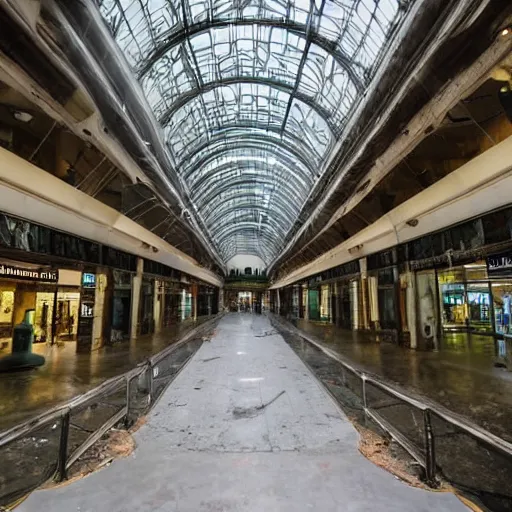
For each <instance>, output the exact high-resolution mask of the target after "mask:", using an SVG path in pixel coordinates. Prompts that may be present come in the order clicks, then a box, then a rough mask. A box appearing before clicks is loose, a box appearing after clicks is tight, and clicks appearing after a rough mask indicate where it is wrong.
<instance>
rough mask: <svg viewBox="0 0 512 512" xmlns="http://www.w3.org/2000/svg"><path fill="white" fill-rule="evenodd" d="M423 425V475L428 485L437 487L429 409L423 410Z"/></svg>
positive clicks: (434, 451)
mask: <svg viewBox="0 0 512 512" xmlns="http://www.w3.org/2000/svg"><path fill="white" fill-rule="evenodd" d="M423 425H424V430H425V476H426V481H427V484H428V485H429V486H430V487H437V482H436V450H435V441H434V432H433V430H432V422H431V417H430V409H424V410H423Z"/></svg>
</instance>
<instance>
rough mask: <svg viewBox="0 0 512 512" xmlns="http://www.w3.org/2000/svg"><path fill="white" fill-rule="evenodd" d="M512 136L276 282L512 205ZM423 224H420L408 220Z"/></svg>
mask: <svg viewBox="0 0 512 512" xmlns="http://www.w3.org/2000/svg"><path fill="white" fill-rule="evenodd" d="M511 191H512V137H508V138H507V139H505V140H504V141H502V142H500V143H499V144H497V145H496V146H494V147H493V148H491V149H488V150H487V151H486V152H485V153H482V154H481V155H479V156H477V157H476V158H474V159H473V160H471V161H470V162H468V163H466V164H465V165H463V166H461V167H459V168H458V169H457V170H456V171H454V172H452V173H450V174H449V175H448V176H446V177H444V178H443V179H442V180H439V181H438V182H437V183H435V184H434V185H432V186H430V187H429V188H427V189H425V190H423V191H422V192H420V193H419V194H416V195H415V196H414V197H412V198H411V199H409V200H408V201H405V202H404V203H402V204H401V205H400V206H397V207H396V208H395V209H393V210H391V211H390V212H389V213H387V214H386V215H384V216H383V217H381V218H380V219H379V220H378V221H376V222H374V223H373V224H371V225H370V226H368V227H367V228H365V229H363V230H361V231H360V232H359V233H357V234H356V235H354V236H353V237H351V238H349V239H348V240H346V241H345V242H343V243H341V244H340V245H337V246H336V247H335V248H334V249H331V250H330V251H328V252H326V253H325V254H323V255H322V256H319V257H318V258H317V259H316V260H314V261H312V262H311V263H309V264H307V265H305V266H303V267H300V268H299V269H297V270H295V271H293V272H292V273H290V274H289V275H288V276H286V277H285V278H283V279H280V280H279V281H276V282H275V283H274V284H273V285H272V286H271V288H280V287H283V286H286V285H288V284H292V283H294V282H296V281H298V280H300V279H304V278H306V277H308V276H311V275H314V274H316V273H318V272H323V271H324V270H327V269H329V268H332V267H336V266H338V265H341V264H343V263H346V262H348V261H352V260H355V259H357V258H361V257H363V256H367V255H369V254H373V253H375V252H378V251H382V250H384V249H388V248H390V247H393V246H395V245H397V244H400V243H403V242H407V241H409V240H413V239H415V238H418V237H420V236H423V235H425V234H428V233H431V232H433V231H438V230H440V229H444V228H447V227H449V226H452V225H453V224H457V223H459V222H463V221H464V220H466V219H469V218H471V217H476V216H479V215H482V214H484V213H486V212H488V211H491V210H493V209H496V208H501V207H503V206H506V205H508V204H511V203H512V194H511ZM411 219H417V220H418V225H417V226H415V227H412V226H409V225H408V224H406V223H407V221H409V220H411Z"/></svg>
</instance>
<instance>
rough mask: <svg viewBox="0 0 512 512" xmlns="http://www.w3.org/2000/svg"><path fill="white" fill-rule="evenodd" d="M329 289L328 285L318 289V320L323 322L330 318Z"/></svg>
mask: <svg viewBox="0 0 512 512" xmlns="http://www.w3.org/2000/svg"><path fill="white" fill-rule="evenodd" d="M329 288H330V287H329V286H328V285H324V286H322V288H321V289H320V294H321V295H320V297H321V302H320V319H321V320H324V321H329V320H330V318H331V315H330V309H331V305H330V304H331V296H330V289H329Z"/></svg>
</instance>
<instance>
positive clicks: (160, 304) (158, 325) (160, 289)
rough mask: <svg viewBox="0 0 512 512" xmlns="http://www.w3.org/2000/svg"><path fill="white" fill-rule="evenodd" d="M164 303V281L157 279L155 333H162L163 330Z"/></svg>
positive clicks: (154, 313) (154, 312) (154, 316)
mask: <svg viewBox="0 0 512 512" xmlns="http://www.w3.org/2000/svg"><path fill="white" fill-rule="evenodd" d="M164 301H165V293H164V281H159V280H158V279H155V289H154V307H153V320H154V323H155V333H157V332H160V331H161V330H162V316H163V315H162V312H163V311H164V306H165V304H164Z"/></svg>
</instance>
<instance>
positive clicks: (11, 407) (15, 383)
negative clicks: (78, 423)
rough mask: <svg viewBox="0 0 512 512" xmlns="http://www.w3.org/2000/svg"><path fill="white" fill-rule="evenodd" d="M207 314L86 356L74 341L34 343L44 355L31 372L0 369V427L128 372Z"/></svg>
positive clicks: (12, 423)
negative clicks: (40, 364)
mask: <svg viewBox="0 0 512 512" xmlns="http://www.w3.org/2000/svg"><path fill="white" fill-rule="evenodd" d="M209 318H211V317H202V318H199V319H198V320H197V323H194V322H192V321H190V320H188V321H186V322H184V323H182V324H179V325H176V326H174V327H172V328H169V329H165V330H164V331H162V332H161V333H159V334H155V335H153V336H144V337H141V338H138V339H136V340H132V341H126V342H122V343H119V344H117V345H115V346H112V347H103V348H101V349H100V350H97V351H95V352H93V353H89V354H77V353H76V343H75V342H64V343H61V344H59V345H53V346H49V345H46V344H35V345H34V346H33V351H34V353H37V354H41V355H43V356H45V357H46V363H45V364H44V366H42V367H40V368H38V369H36V370H31V371H24V372H14V373H0V430H4V429H6V428H9V427H11V426H13V425H15V424H16V423H19V422H21V421H23V420H25V419H27V418H30V417H31V416H33V415H35V414H37V413H40V412H43V411H44V410H46V409H47V408H49V407H51V406H53V405H56V404H58V403H60V402H63V401H66V400H69V399H70V398H73V397H75V396H77V395H79V394H81V393H84V392H85V391H88V390H89V389H91V388H93V387H95V386H97V385H98V384H101V383H102V382H103V381H105V380H106V379H108V378H110V377H114V376H116V375H119V374H121V373H124V372H126V371H128V370H130V369H131V368H133V367H134V366H136V365H137V364H138V363H140V362H141V361H143V360H144V359H146V358H147V357H149V356H151V355H153V354H156V353H158V352H160V351H161V350H163V349H164V348H165V347H167V346H169V345H171V344H172V343H173V342H174V341H176V340H178V339H180V338H181V337H182V335H183V334H184V333H185V332H187V331H189V330H190V329H192V328H193V327H195V326H197V325H199V324H201V323H202V322H204V321H206V320H208V319H209ZM0 355H6V352H5V351H2V352H0Z"/></svg>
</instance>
